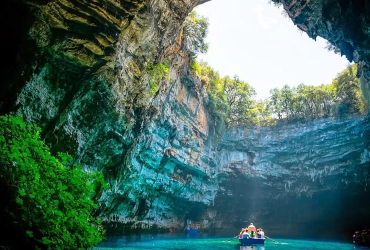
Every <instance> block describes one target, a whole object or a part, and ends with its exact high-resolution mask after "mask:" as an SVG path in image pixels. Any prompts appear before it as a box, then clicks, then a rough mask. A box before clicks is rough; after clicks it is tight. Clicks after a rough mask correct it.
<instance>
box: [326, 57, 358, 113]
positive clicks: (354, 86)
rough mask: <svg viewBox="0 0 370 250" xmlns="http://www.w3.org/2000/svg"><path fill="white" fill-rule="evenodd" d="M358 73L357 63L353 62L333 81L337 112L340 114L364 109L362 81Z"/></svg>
mask: <svg viewBox="0 0 370 250" xmlns="http://www.w3.org/2000/svg"><path fill="white" fill-rule="evenodd" d="M356 74H357V65H356V64H353V65H351V66H349V67H347V69H345V70H344V71H342V72H341V73H340V74H339V75H338V77H337V78H335V79H334V81H333V85H334V88H335V94H336V103H337V110H336V112H337V114H339V115H343V114H353V113H360V112H361V110H364V102H363V100H362V96H361V89H360V81H359V79H358V78H357V76H356Z"/></svg>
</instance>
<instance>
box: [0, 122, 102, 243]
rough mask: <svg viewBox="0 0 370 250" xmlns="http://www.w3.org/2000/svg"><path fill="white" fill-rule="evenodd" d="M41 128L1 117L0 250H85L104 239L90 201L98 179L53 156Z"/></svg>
mask: <svg viewBox="0 0 370 250" xmlns="http://www.w3.org/2000/svg"><path fill="white" fill-rule="evenodd" d="M39 134H40V129H39V128H38V127H36V126H31V125H27V124H25V123H24V121H23V119H22V118H21V117H13V116H1V117H0V147H1V148H0V167H1V168H0V182H1V206H0V207H1V213H2V223H1V228H2V234H1V237H0V238H1V242H0V248H2V249H87V248H89V247H91V246H94V245H96V244H97V243H99V242H100V241H101V240H102V239H103V234H104V231H103V228H102V227H101V225H100V222H99V220H97V219H96V218H95V217H94V216H92V213H93V211H94V209H95V208H96V204H95V203H94V202H93V200H92V197H93V195H94V193H95V191H96V190H97V188H101V187H104V185H105V184H104V180H103V178H102V175H101V174H98V173H96V172H85V171H84V170H83V169H82V167H80V166H78V165H76V164H74V163H73V161H72V158H71V157H70V156H69V155H67V154H62V153H60V154H58V157H54V156H52V155H51V154H50V150H49V148H48V147H47V146H46V145H45V144H44V143H43V141H42V140H41V139H40V136H39Z"/></svg>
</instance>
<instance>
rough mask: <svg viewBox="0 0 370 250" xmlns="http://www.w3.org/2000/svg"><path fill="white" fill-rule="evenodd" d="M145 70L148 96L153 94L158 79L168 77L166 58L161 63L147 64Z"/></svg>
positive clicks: (168, 70)
mask: <svg viewBox="0 0 370 250" xmlns="http://www.w3.org/2000/svg"><path fill="white" fill-rule="evenodd" d="M146 71H147V72H148V74H149V87H150V91H149V94H150V96H155V94H156V93H157V92H158V89H159V85H158V83H159V81H160V80H162V79H164V80H169V79H170V69H169V61H168V60H166V61H164V62H163V63H158V64H152V63H150V64H148V65H147V67H146Z"/></svg>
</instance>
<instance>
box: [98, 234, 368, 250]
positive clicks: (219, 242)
mask: <svg viewBox="0 0 370 250" xmlns="http://www.w3.org/2000/svg"><path fill="white" fill-rule="evenodd" d="M274 240H275V241H277V242H278V243H276V242H274V241H272V240H268V239H266V241H265V244H264V245H257V246H246V247H240V246H238V245H237V243H238V240H237V239H232V238H221V237H217V238H216V237H213V238H212V237H188V238H187V237H166V236H160V237H159V236H139V237H136V238H135V237H133V238H132V237H131V238H127V237H114V238H112V237H111V238H110V239H109V240H108V241H106V242H103V243H102V244H100V245H99V246H98V247H95V248H93V249H94V250H117V249H124V250H131V249H153V250H156V249H158V250H159V249H163V250H166V249H177V250H195V249H201V250H211V249H212V250H223V249H225V250H226V249H232V250H236V249H238V250H281V249H296V250H311V249H314V250H337V249H343V250H350V249H351V250H353V249H356V250H360V249H361V250H362V249H363V250H365V249H370V248H365V247H359V246H355V245H353V244H352V243H345V242H333V241H313V240H297V239H280V238H274Z"/></svg>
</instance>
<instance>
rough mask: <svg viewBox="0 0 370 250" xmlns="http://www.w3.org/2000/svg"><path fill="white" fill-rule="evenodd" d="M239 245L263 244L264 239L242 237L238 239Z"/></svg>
mask: <svg viewBox="0 0 370 250" xmlns="http://www.w3.org/2000/svg"><path fill="white" fill-rule="evenodd" d="M239 242H240V245H241V246H250V245H257V244H265V239H262V238H243V239H239Z"/></svg>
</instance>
